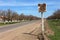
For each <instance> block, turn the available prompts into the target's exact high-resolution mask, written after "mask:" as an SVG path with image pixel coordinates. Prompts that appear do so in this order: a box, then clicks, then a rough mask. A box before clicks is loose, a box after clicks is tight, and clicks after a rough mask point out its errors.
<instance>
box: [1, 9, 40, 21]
mask: <svg viewBox="0 0 60 40" xmlns="http://www.w3.org/2000/svg"><path fill="white" fill-rule="evenodd" d="M0 18H2V19H3V21H6V20H7V21H8V22H9V21H11V22H12V20H17V21H19V20H20V21H21V20H37V19H40V18H39V17H36V16H32V15H24V14H23V13H21V14H20V15H19V14H18V13H17V12H15V11H12V10H10V9H8V10H0Z"/></svg>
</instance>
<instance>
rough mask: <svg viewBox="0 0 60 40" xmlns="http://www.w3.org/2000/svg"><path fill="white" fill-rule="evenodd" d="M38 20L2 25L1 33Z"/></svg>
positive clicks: (0, 27)
mask: <svg viewBox="0 0 60 40" xmlns="http://www.w3.org/2000/svg"><path fill="white" fill-rule="evenodd" d="M36 21H37V20H34V21H28V22H21V23H16V24H10V25H4V26H0V33H1V32H5V31H7V30H11V29H13V28H17V27H21V26H23V25H27V24H31V23H33V22H36Z"/></svg>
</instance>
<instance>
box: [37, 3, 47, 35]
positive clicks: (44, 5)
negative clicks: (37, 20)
mask: <svg viewBox="0 0 60 40" xmlns="http://www.w3.org/2000/svg"><path fill="white" fill-rule="evenodd" d="M38 9H39V13H40V12H41V21H42V24H41V26H42V34H43V35H44V17H43V12H46V4H45V3H43V4H38Z"/></svg>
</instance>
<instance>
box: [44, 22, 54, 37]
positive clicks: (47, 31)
mask: <svg viewBox="0 0 60 40" xmlns="http://www.w3.org/2000/svg"><path fill="white" fill-rule="evenodd" d="M45 34H46V35H48V36H49V35H54V31H52V29H51V28H50V27H49V24H48V22H47V21H45Z"/></svg>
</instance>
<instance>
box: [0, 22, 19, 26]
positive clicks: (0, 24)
mask: <svg viewBox="0 0 60 40" xmlns="http://www.w3.org/2000/svg"><path fill="white" fill-rule="evenodd" d="M15 23H18V22H6V23H0V26H2V25H8V24H15Z"/></svg>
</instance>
